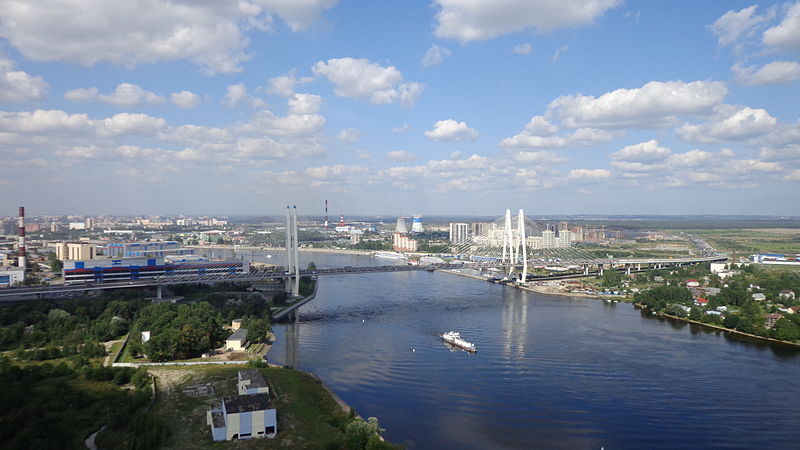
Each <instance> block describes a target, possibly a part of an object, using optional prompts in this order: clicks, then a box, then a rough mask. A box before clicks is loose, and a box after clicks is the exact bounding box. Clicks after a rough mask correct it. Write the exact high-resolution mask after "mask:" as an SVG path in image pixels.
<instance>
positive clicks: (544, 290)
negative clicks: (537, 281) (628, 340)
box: [438, 269, 626, 300]
mask: <svg viewBox="0 0 800 450" xmlns="http://www.w3.org/2000/svg"><path fill="white" fill-rule="evenodd" d="M438 272H444V273H449V274H452V275H458V276H462V277H467V278H472V279H475V280H480V281H487V282H488V280H487V278H485V277H481V276H478V275H472V274H468V273H462V272H456V271H455V270H450V269H440V270H438ZM505 286H511V287H514V288H517V289H522V290H524V291H531V292H536V293H537V294H545V295H558V296H562V297H579V298H588V299H593V300H606V299H609V298H614V297H621V298H619V299H618V300H623V299H625V298H626V297H624V296H621V295H619V296H608V295H594V294H585V293H582V292H562V291H558V290H555V289H553V288H551V287H549V286H518V285H516V284H506V285H505Z"/></svg>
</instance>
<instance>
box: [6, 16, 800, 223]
mask: <svg viewBox="0 0 800 450" xmlns="http://www.w3.org/2000/svg"><path fill="white" fill-rule="evenodd" d="M798 80H800V1H798V2H794V3H792V2H788V3H787V2H768V1H763V2H759V3H758V4H757V5H756V4H753V3H751V2H747V1H745V2H741V1H726V2H709V1H706V2H688V3H687V2H678V1H662V2H653V1H635V0H626V1H622V0H583V1H579V0H433V1H396V0H352V1H350V0H238V1H236V0H230V1H225V0H204V1H197V0H169V1H168V0H129V1H124V2H109V1H107V0H35V1H34V0H0V156H2V161H1V162H0V188H1V189H2V194H3V195H2V196H0V206H2V209H0V215H13V214H15V207H16V206H18V205H25V206H27V208H28V211H29V213H30V214H46V213H58V214H62V213H75V214H274V213H279V212H280V211H281V209H282V208H283V207H284V206H285V205H286V204H296V205H297V206H298V209H299V211H300V212H301V214H321V213H322V208H323V201H324V200H325V199H328V200H329V203H330V210H331V214H332V215H338V214H339V213H344V214H371V213H374V214H428V215H430V214H494V213H496V214H498V215H500V214H501V213H502V211H503V210H504V209H505V208H506V207H509V208H512V209H516V208H525V209H526V212H528V213H529V214H534V215H536V214H580V213H590V214H637V213H638V214H774V215H800V200H798V194H800V120H798V119H800V81H798Z"/></svg>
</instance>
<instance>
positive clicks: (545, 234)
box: [542, 230, 556, 248]
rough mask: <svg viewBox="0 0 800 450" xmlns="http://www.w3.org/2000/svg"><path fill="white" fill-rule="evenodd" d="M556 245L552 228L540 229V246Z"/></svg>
mask: <svg viewBox="0 0 800 450" xmlns="http://www.w3.org/2000/svg"><path fill="white" fill-rule="evenodd" d="M555 246H556V232H555V231H553V230H544V231H542V247H543V248H554V247H555Z"/></svg>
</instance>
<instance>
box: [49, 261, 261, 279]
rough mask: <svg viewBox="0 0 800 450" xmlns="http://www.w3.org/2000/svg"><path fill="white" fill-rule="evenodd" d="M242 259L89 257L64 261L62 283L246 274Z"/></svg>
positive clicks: (247, 268)
mask: <svg viewBox="0 0 800 450" xmlns="http://www.w3.org/2000/svg"><path fill="white" fill-rule="evenodd" d="M249 271H250V263H248V262H245V261H187V262H180V261H175V260H172V259H170V258H167V259H165V258H124V259H92V260H83V261H65V262H64V283H67V284H71V283H103V282H114V281H128V280H140V279H148V278H157V277H166V276H203V275H225V274H237V273H238V274H245V273H248V272H249Z"/></svg>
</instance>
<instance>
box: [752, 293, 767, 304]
mask: <svg viewBox="0 0 800 450" xmlns="http://www.w3.org/2000/svg"><path fill="white" fill-rule="evenodd" d="M766 299H767V296H766V295H764V294H762V293H761V292H756V293H755V294H753V300H755V301H757V302H763V301H764V300H766Z"/></svg>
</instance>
